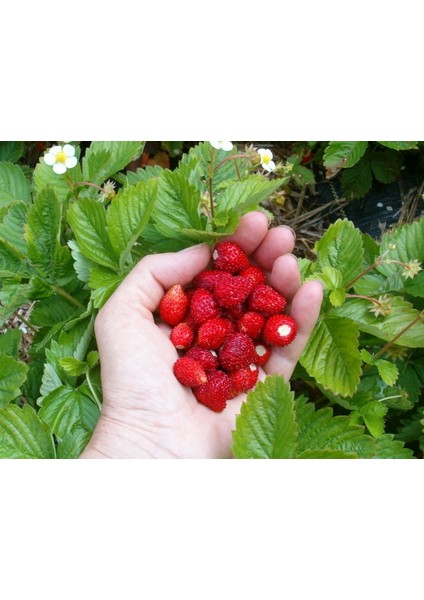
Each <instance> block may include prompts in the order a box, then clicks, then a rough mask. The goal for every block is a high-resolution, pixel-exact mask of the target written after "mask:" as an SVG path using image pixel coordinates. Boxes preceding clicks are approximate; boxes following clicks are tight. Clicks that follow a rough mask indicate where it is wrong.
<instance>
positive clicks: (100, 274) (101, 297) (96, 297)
mask: <svg viewBox="0 0 424 600" xmlns="http://www.w3.org/2000/svg"><path fill="white" fill-rule="evenodd" d="M125 274H126V273H125V272H124V273H123V274H122V275H117V274H116V273H115V272H114V271H111V270H110V269H106V268H105V267H95V268H94V269H93V270H92V271H91V274H90V278H89V281H88V284H89V286H90V287H91V289H93V290H94V292H93V293H92V294H91V297H92V299H93V301H94V307H95V308H101V307H102V306H103V304H105V302H106V301H107V300H108V299H109V298H110V296H111V295H112V294H113V292H114V291H115V290H116V288H117V287H118V285H119V284H120V283H121V282H122V280H123V279H124V277H125Z"/></svg>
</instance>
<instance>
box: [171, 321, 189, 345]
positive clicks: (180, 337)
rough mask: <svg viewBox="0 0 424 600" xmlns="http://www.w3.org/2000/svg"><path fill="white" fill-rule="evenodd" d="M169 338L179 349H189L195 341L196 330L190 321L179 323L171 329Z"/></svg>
mask: <svg viewBox="0 0 424 600" xmlns="http://www.w3.org/2000/svg"><path fill="white" fill-rule="evenodd" d="M169 339H170V340H171V342H172V343H173V344H174V346H175V347H176V348H177V350H187V348H190V346H191V345H192V343H193V340H194V331H193V329H192V327H190V325H189V324H188V323H185V322H183V323H178V325H175V327H174V328H173V330H172V331H171V333H170V336H169Z"/></svg>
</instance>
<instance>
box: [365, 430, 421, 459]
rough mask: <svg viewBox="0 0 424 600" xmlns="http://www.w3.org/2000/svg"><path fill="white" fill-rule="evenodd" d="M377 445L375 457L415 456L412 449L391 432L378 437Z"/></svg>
mask: <svg viewBox="0 0 424 600" xmlns="http://www.w3.org/2000/svg"><path fill="white" fill-rule="evenodd" d="M376 446H377V450H376V453H375V456H374V458H403V459H405V458H414V456H413V452H412V450H410V449H409V448H405V447H404V443H403V442H401V441H399V440H395V439H394V435H393V434H391V433H386V434H385V435H382V436H381V437H380V438H378V440H376Z"/></svg>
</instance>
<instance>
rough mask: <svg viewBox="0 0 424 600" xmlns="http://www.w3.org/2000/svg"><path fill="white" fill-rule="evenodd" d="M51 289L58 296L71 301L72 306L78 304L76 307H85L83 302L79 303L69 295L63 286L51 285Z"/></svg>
mask: <svg viewBox="0 0 424 600" xmlns="http://www.w3.org/2000/svg"><path fill="white" fill-rule="evenodd" d="M53 290H54V291H55V292H56V294H59V296H62V297H63V298H66V299H67V300H69V302H71V303H72V304H73V305H74V306H78V308H85V306H84V304H81V302H80V301H79V300H77V299H76V298H74V297H73V296H71V294H68V292H66V291H65V290H64V289H63V288H61V287H58V286H55V287H53Z"/></svg>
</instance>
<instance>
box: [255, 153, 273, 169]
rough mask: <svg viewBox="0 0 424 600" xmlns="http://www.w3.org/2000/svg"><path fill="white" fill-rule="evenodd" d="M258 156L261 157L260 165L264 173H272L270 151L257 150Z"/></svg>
mask: <svg viewBox="0 0 424 600" xmlns="http://www.w3.org/2000/svg"><path fill="white" fill-rule="evenodd" d="M258 154H259V156H260V157H261V165H262V168H263V169H265V171H269V172H271V171H274V169H275V162H274V161H273V160H272V152H271V150H265V148H259V150H258Z"/></svg>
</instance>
